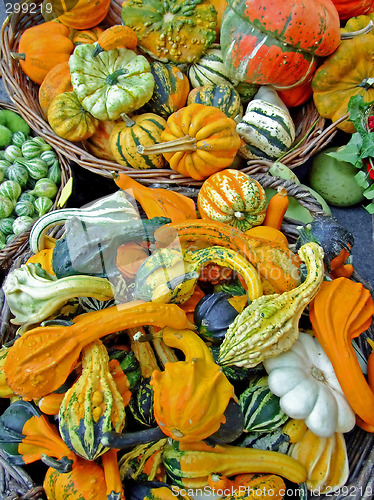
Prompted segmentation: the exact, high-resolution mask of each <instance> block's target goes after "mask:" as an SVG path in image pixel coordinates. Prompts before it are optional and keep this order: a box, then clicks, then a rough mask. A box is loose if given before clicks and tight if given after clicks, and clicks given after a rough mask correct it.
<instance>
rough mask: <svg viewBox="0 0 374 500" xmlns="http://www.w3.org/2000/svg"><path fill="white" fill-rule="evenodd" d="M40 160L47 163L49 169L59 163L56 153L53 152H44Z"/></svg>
mask: <svg viewBox="0 0 374 500" xmlns="http://www.w3.org/2000/svg"><path fill="white" fill-rule="evenodd" d="M39 158H40V159H41V160H43V161H45V162H46V164H47V165H48V167H51V166H52V165H53V164H54V163H55V162H56V161H58V158H57V155H56V153H55V152H54V151H52V150H48V151H43V152H42V154H41V155H40V156H39Z"/></svg>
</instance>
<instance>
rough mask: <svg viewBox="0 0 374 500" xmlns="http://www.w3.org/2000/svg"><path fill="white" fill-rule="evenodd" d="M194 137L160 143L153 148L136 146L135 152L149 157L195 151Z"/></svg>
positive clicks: (186, 136) (187, 136)
mask: <svg viewBox="0 0 374 500" xmlns="http://www.w3.org/2000/svg"><path fill="white" fill-rule="evenodd" d="M196 142H197V140H196V137H190V136H189V135H185V136H184V137H180V138H179V139H175V140H174V141H168V142H161V143H159V144H154V145H153V146H142V145H139V146H137V148H136V150H137V152H138V153H140V154H142V155H151V154H159V153H176V152H178V151H196V149H197V146H196Z"/></svg>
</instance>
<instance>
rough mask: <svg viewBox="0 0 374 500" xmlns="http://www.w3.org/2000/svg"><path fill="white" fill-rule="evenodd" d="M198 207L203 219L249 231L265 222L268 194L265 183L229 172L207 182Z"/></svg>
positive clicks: (242, 174)
mask: <svg viewBox="0 0 374 500" xmlns="http://www.w3.org/2000/svg"><path fill="white" fill-rule="evenodd" d="M197 206H198V209H199V214H200V216H201V217H202V218H203V219H210V220H216V221H219V222H224V223H226V224H229V225H230V226H234V227H237V228H238V229H240V230H241V231H247V230H248V229H250V228H251V227H253V226H257V225H259V224H261V223H262V222H263V220H264V218H265V214H266V195H265V191H264V189H263V187H262V186H261V184H259V183H258V182H257V181H256V180H254V179H252V178H251V177H249V175H247V174H245V173H244V172H240V171H239V170H234V169H225V170H222V171H220V172H216V173H215V174H213V175H211V176H210V177H208V179H206V180H205V181H204V183H203V185H202V186H201V188H200V191H199V194H198V197H197Z"/></svg>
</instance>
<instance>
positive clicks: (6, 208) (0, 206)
mask: <svg viewBox="0 0 374 500" xmlns="http://www.w3.org/2000/svg"><path fill="white" fill-rule="evenodd" d="M13 208H14V205H13V203H12V202H11V201H10V199H9V198H8V197H7V196H4V195H1V194H0V219H5V218H6V217H9V215H10V214H11V213H12V212H13Z"/></svg>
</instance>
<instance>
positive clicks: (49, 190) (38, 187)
mask: <svg viewBox="0 0 374 500" xmlns="http://www.w3.org/2000/svg"><path fill="white" fill-rule="evenodd" d="M57 191H58V188H57V186H56V183H55V182H53V181H52V180H51V179H48V178H47V177H43V178H42V179H39V180H38V181H36V184H35V187H34V189H33V190H32V191H30V194H33V195H34V196H36V197H38V198H39V196H46V197H47V198H51V199H52V200H53V199H54V198H55V196H56V194H57Z"/></svg>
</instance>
